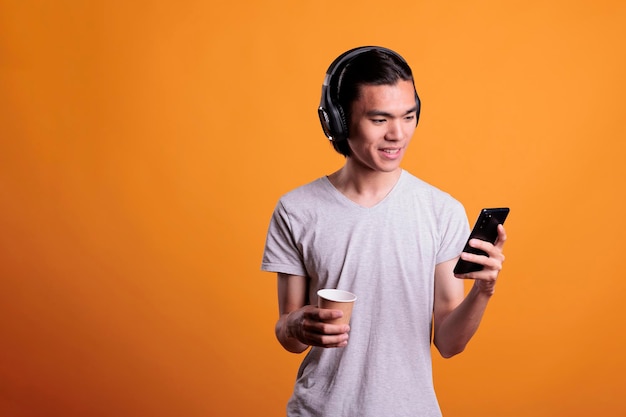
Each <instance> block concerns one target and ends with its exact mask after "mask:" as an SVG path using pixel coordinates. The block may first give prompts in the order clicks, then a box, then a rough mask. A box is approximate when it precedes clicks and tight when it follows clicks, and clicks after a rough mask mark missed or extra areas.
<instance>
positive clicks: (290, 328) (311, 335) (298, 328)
mask: <svg viewBox="0 0 626 417" xmlns="http://www.w3.org/2000/svg"><path fill="white" fill-rule="evenodd" d="M307 294H308V279H307V278H306V277H303V276H299V275H287V274H280V273H279V274H278V310H279V315H280V316H279V318H278V321H277V322H276V328H275V331H276V338H277V339H278V341H279V342H280V344H281V345H282V346H283V347H284V348H285V349H286V350H288V351H289V352H293V353H301V352H304V351H305V350H306V349H307V348H308V347H309V346H321V347H344V346H346V345H347V344H348V332H349V331H350V327H349V326H348V325H345V324H328V323H325V322H324V320H331V319H335V318H339V317H341V316H342V314H343V312H342V311H341V310H326V309H320V308H317V307H315V306H312V305H307V303H308V298H307Z"/></svg>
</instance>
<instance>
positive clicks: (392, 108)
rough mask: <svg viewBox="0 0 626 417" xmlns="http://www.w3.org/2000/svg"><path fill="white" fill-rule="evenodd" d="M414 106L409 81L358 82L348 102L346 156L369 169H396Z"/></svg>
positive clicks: (409, 134) (409, 132)
mask: <svg viewBox="0 0 626 417" xmlns="http://www.w3.org/2000/svg"><path fill="white" fill-rule="evenodd" d="M416 110H417V108H416V102H415V90H414V87H413V83H412V82H411V81H403V80H400V81H398V82H397V83H396V84H394V85H364V86H361V95H360V97H359V98H358V99H357V100H355V101H354V102H353V103H352V118H351V124H350V137H349V138H348V143H349V144H350V149H351V150H352V155H351V156H350V157H349V158H351V159H352V161H353V162H355V163H357V164H358V165H360V166H361V167H362V168H365V169H368V170H372V171H382V172H392V171H394V170H396V169H398V167H399V166H400V161H402V157H403V156H404V152H405V151H406V149H407V147H408V145H409V142H410V141H411V137H412V136H413V132H414V131H415V125H416V117H417V116H416Z"/></svg>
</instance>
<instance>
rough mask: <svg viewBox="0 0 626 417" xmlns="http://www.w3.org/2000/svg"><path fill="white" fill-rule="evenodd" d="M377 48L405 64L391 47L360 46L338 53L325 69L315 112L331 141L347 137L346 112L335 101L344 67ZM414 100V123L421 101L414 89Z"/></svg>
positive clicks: (418, 113) (417, 119)
mask: <svg viewBox="0 0 626 417" xmlns="http://www.w3.org/2000/svg"><path fill="white" fill-rule="evenodd" d="M372 50H377V51H382V52H386V53H388V54H391V55H393V56H395V57H397V58H398V59H399V60H400V61H402V62H404V63H405V64H406V61H405V60H404V58H402V57H401V56H400V55H399V54H398V53H397V52H394V51H392V50H391V49H387V48H383V47H381V46H361V47H358V48H354V49H350V50H349V51H346V52H344V53H343V54H341V55H339V56H338V57H337V58H336V59H335V60H334V61H333V62H332V64H330V67H328V70H327V71H326V77H325V78H324V84H323V85H322V98H321V99H320V106H319V108H318V109H317V113H318V115H319V118H320V122H321V124H322V129H323V130H324V134H325V135H326V137H327V138H328V139H330V140H331V141H342V140H346V139H347V138H348V124H347V121H346V113H345V112H344V110H343V108H342V107H341V105H340V104H339V103H338V102H337V99H338V97H337V93H338V92H339V87H340V84H341V76H342V73H343V70H344V68H346V66H347V65H348V64H349V63H350V61H352V59H354V57H356V56H357V55H360V54H362V53H364V52H368V51H372ZM407 65H408V64H407ZM415 102H416V104H417V112H416V115H415V124H416V125H417V122H418V121H419V115H420V107H421V102H420V98H419V96H418V95H417V90H416V91H415Z"/></svg>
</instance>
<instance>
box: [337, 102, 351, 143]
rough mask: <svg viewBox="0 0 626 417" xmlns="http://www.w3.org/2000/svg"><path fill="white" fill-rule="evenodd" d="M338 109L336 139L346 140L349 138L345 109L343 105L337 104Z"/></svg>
mask: <svg viewBox="0 0 626 417" xmlns="http://www.w3.org/2000/svg"><path fill="white" fill-rule="evenodd" d="M336 109H337V138H336V140H346V139H348V122H347V119H346V114H345V113H344V111H343V107H341V106H340V105H337V106H336Z"/></svg>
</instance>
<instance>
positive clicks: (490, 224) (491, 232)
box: [454, 207, 509, 274]
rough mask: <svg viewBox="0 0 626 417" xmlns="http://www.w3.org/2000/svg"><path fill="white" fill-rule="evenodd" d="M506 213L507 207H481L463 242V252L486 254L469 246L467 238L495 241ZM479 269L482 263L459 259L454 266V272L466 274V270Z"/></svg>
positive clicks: (507, 213) (473, 270) (507, 212)
mask: <svg viewBox="0 0 626 417" xmlns="http://www.w3.org/2000/svg"><path fill="white" fill-rule="evenodd" d="M508 215H509V208H508V207H500V208H484V209H482V210H481V211H480V214H479V215H478V220H476V223H475V224H474V228H473V229H472V232H471V233H470V236H469V238H468V239H467V243H465V248H464V249H463V252H469V253H474V254H477V255H487V253H486V252H485V251H482V250H480V249H476V248H473V247H471V246H470V245H469V240H470V239H480V240H486V241H487V242H490V243H495V241H496V239H497V238H498V225H499V224H504V221H505V220H506V216H508ZM481 269H483V266H482V265H479V264H475V263H473V262H468V261H464V260H463V259H459V261H458V262H457V263H456V266H455V267H454V273H455V274H467V273H468V272H476V271H480V270H481Z"/></svg>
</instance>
